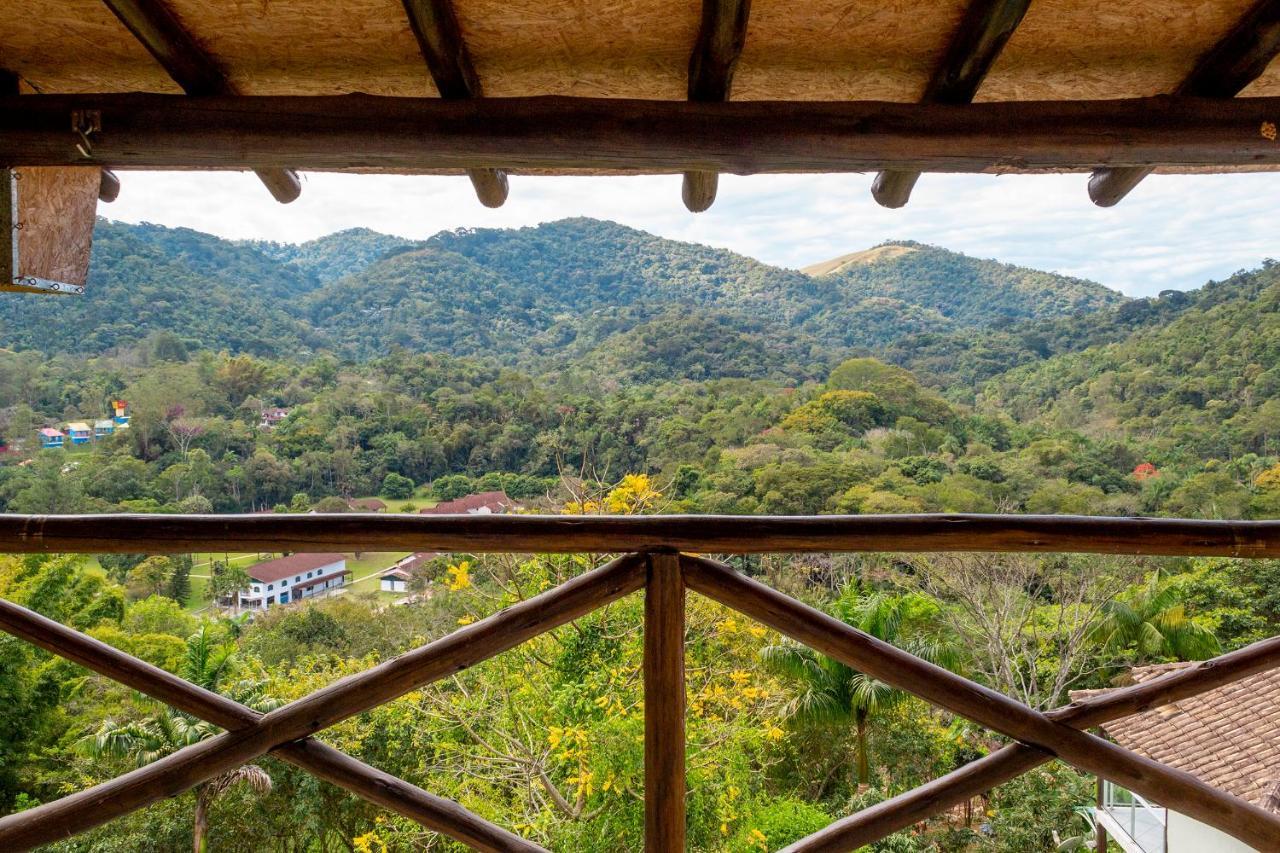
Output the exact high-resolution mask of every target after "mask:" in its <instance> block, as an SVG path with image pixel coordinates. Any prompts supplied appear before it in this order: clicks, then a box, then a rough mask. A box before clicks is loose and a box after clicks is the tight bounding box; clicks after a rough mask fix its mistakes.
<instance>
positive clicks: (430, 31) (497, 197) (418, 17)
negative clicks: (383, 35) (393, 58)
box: [403, 0, 508, 207]
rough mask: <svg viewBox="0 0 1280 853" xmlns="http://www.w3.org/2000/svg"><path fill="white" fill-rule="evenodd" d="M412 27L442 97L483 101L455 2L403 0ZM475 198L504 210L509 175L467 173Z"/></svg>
mask: <svg viewBox="0 0 1280 853" xmlns="http://www.w3.org/2000/svg"><path fill="white" fill-rule="evenodd" d="M403 2H404V10H405V13H406V14H407V15H408V16H409V26H410V28H412V30H413V35H414V38H416V39H417V40H418V48H419V49H420V50H421V51H422V58H423V59H424V60H426V63H427V68H428V69H430V71H431V79H432V80H433V81H434V82H435V84H436V90H437V91H438V92H439V93H440V97H442V98H449V99H454V100H460V99H464V98H480V97H483V96H484V91H483V89H482V88H481V86H480V75H478V74H477V73H476V69H475V65H473V64H472V62H471V55H470V53H469V52H468V51H467V45H466V42H465V41H463V38H462V29H461V27H459V26H458V16H457V14H456V13H455V12H454V9H453V2H452V0H403ZM467 177H468V178H470V179H471V185H472V186H473V187H474V188H475V191H476V197H477V198H479V199H480V203H481V204H483V205H484V206H485V207H501V206H502V205H503V203H504V202H506V200H507V191H508V186H507V176H506V173H505V172H502V171H501V170H498V169H471V170H469V171H468V172H467Z"/></svg>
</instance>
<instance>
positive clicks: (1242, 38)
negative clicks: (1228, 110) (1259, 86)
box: [1089, 0, 1280, 207]
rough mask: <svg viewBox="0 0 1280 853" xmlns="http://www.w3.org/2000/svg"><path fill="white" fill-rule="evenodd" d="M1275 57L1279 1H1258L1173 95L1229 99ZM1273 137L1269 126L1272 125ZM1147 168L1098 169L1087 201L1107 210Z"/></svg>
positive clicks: (1279, 48)
mask: <svg viewBox="0 0 1280 853" xmlns="http://www.w3.org/2000/svg"><path fill="white" fill-rule="evenodd" d="M1277 53H1280V0H1258V2H1257V3H1255V4H1254V5H1253V6H1252V7H1251V8H1250V9H1249V11H1248V12H1247V13H1246V14H1245V16H1244V17H1243V18H1241V19H1240V21H1239V22H1238V23H1237V24H1236V25H1235V26H1234V27H1232V29H1231V31H1230V32H1229V33H1227V34H1226V35H1225V36H1223V37H1222V39H1221V40H1219V41H1218V43H1217V44H1215V45H1214V46H1213V47H1212V48H1210V49H1209V51H1208V52H1207V53H1206V54H1204V56H1202V57H1200V59H1199V61H1197V62H1196V65H1195V67H1194V68H1193V69H1192V70H1191V73H1190V74H1188V75H1187V77H1186V79H1184V80H1183V81H1182V83H1181V84H1180V85H1179V86H1178V88H1177V89H1175V90H1174V92H1173V94H1174V95H1180V96H1186V97H1196V98H1234V97H1235V96H1236V95H1238V94H1239V93H1240V92H1241V90H1243V89H1244V88H1245V87H1246V86H1248V85H1249V84H1250V83H1252V82H1253V81H1254V80H1256V79H1258V77H1260V76H1262V73H1263V72H1264V71H1266V70H1267V66H1268V65H1269V64H1270V63H1271V60H1273V59H1274V58H1275V57H1276V54H1277ZM1271 126H1272V128H1273V131H1272V132H1273V133H1274V127H1275V122H1274V121H1273V122H1272V125H1271ZM1152 171H1153V169H1152V168H1151V167H1149V166H1136V167H1135V166H1130V167H1122V168H1108V169H1099V170H1098V171H1095V172H1094V173H1093V175H1092V176H1090V178H1089V198H1091V199H1092V200H1093V203H1094V204H1096V205H1099V206H1100V207H1111V206H1112V205H1114V204H1116V203H1117V202H1119V201H1120V199H1122V198H1124V197H1125V196H1126V195H1128V194H1129V192H1130V191H1131V190H1132V189H1133V188H1134V187H1136V186H1137V185H1138V184H1139V183H1140V182H1141V181H1142V179H1143V178H1145V177H1146V176H1147V175H1149V174H1151V172H1152Z"/></svg>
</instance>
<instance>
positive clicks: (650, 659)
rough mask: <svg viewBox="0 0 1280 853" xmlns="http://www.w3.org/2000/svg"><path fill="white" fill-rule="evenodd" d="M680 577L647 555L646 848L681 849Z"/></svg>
mask: <svg viewBox="0 0 1280 853" xmlns="http://www.w3.org/2000/svg"><path fill="white" fill-rule="evenodd" d="M684 715H685V696H684V580H683V578H682V577H681V572H680V556H679V555H678V554H670V553H667V554H652V555H650V556H649V565H648V576H647V580H646V585H645V593H644V849H645V850H646V851H647V853H669V851H673V850H684V849H685V727H684V726H685V719H684Z"/></svg>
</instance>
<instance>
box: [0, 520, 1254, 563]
mask: <svg viewBox="0 0 1280 853" xmlns="http://www.w3.org/2000/svg"><path fill="white" fill-rule="evenodd" d="M228 549H230V550H243V551H269V552H279V551H332V550H339V549H346V550H351V549H357V550H365V551H394V550H406V551H407V550H413V551H444V552H451V551H454V552H467V553H483V552H496V553H599V554H603V553H622V552H626V551H677V550H678V551H691V552H703V553H717V554H762V553H800V552H818V553H824V552H838V551H896V552H908V551H923V552H928V551H1014V552H1033V551H1035V552H1076V553H1091V554H1150V555H1162V556H1219V557H1255V558H1260V557H1280V521H1200V520H1193V519H1176V518H1114V517H1109V516H1108V517H1091V516H1070V515H852V516H847V515H846V516H841V515H817V516H713V515H661V516H600V515H587V516H566V515H433V516H429V515H394V514H391V515H389V514H384V513H340V514H335V515H318V514H306V515H284V514H281V515H78V516H77V515H8V514H0V553H82V554H92V553H147V554H160V553H195V552H200V551H222V550H228Z"/></svg>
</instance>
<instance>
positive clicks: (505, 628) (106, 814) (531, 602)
mask: <svg viewBox="0 0 1280 853" xmlns="http://www.w3.org/2000/svg"><path fill="white" fill-rule="evenodd" d="M645 567H646V561H645V559H644V558H643V557H639V556H636V555H629V556H624V557H619V558H618V559H616V560H613V561H612V562H610V563H608V564H607V565H605V566H601V567H600V568H598V569H594V570H593V571H590V572H588V573H586V574H583V575H579V576H578V577H576V578H574V579H572V580H570V581H567V582H565V583H564V584H561V585H560V586H558V587H556V588H554V589H550V590H547V591H546V592H544V593H542V594H540V595H537V596H534V597H533V598H530V599H526V600H525V601H521V602H519V603H518V604H514V605H512V606H511V607H509V608H507V609H506V610H503V611H501V612H499V613H495V614H493V615H492V616H489V617H486V618H485V619H481V620H480V621H478V622H475V623H474V624H471V625H468V626H466V627H464V628H461V629H459V630H457V631H454V632H453V633H451V634H449V635H447V636H445V637H442V638H440V639H438V640H435V641H433V642H430V643H427V644H426V645H424V646H420V647H418V648H417V649H414V650H413V651H410V652H407V653H405V654H403V655H400V656H399V657H396V658H393V659H391V660H389V661H386V662H384V663H381V664H378V665H377V666H374V667H371V668H370V669H367V670H365V671H364V672H360V673H356V674H354V675H350V676H347V677H346V678H343V679H341V680H339V681H337V682H335V683H333V684H330V685H329V686H327V687H324V688H322V689H320V690H317V691H316V692H314V693H311V694H309V695H308V696H306V697H304V698H302V699H299V700H297V701H295V702H291V703H290V704H288V705H286V706H284V707H283V708H280V709H278V710H275V711H272V712H271V713H269V714H265V715H263V716H262V717H261V719H259V720H258V721H257V722H256V723H254V724H253V725H251V726H247V727H244V728H241V729H238V730H236V731H230V732H227V733H225V734H222V735H218V736H217V737H214V738H211V739H209V740H206V741H203V742H201V743H198V744H195V745H193V746H189V747H186V748H184V749H181V750H179V751H178V752H175V753H173V754H172V755H168V756H166V757H164V758H161V759H160V760H158V761H155V762H153V763H151V764H148V765H147V766H145V767H141V768H139V769H137V770H134V771H131V772H129V773H126V774H125V775H123V776H120V777H119V778H116V779H113V780H111V781H109V782H103V783H102V784H99V785H95V786H94V787H92V788H89V789H87V790H84V791H79V792H77V793H75V794H70V795H68V796H66V797H63V798H62V799H59V800H55V801H53V802H51V803H45V804H43V805H40V806H37V807H35V808H33V809H29V810H28V811H25V812H21V813H19V814H16V815H9V816H8V817H4V818H0V850H12V849H26V848H30V847H35V846H38V845H40V844H46V843H48V842H50V841H53V840H57V839H59V838H66V837H68V836H70V835H74V834H76V833H78V832H83V831H85V830H86V829H90V828H92V827H95V826H98V825H100V824H103V823H105V822H107V821H109V820H112V819H113V818H116V817H119V816H121V815H124V814H128V813H129V812H131V811H134V810H136V809H139V808H142V807H143V806H146V805H149V804H151V803H153V802H155V801H157V800H160V799H164V798H167V797H175V796H177V795H179V794H182V793H184V792H186V791H188V790H190V789H191V788H193V787H195V786H196V785H199V784H200V783H201V782H204V781H207V780H209V779H212V778H213V777H215V776H218V775H220V774H222V773H225V772H227V771H228V770H232V769H234V768H236V767H239V766H240V765H242V764H245V763H246V762H249V761H252V760H253V759H255V758H257V757H258V756H260V755H264V754H266V753H267V752H270V751H271V750H273V749H275V748H276V747H279V746H281V745H283V744H286V743H289V742H290V741H295V740H301V739H303V738H306V737H308V736H310V735H313V734H315V733H316V732H318V731H320V730H322V729H326V728H328V727H329V726H332V725H334V724H335V723H339V722H341V721H343V720H345V719H347V718H348V717H352V716H354V715H356V714H359V713H361V712H363V711H367V710H369V709H371V708H375V707H377V706H378V705H382V704H384V703H386V702H389V701H391V700H392V699H395V698H397V697H399V696H403V695H404V694H405V693H408V692H409V691H411V690H415V689H417V688H419V687H422V686H423V685H425V684H429V683H431V682H432V681H437V680H439V679H441V678H445V677H447V676H449V675H452V674H453V673H456V672H460V671H462V670H464V669H467V668H468V667H471V666H474V665H475V664H477V663H480V662H482V661H485V660H487V659H489V658H491V657H493V656H494V655H497V654H501V653H502V652H504V651H507V650H509V649H512V648H514V647H516V646H518V645H520V644H521V643H523V642H524V641H526V640H528V639H531V638H532V637H535V636H537V635H538V634H541V633H543V632H545V631H549V630H551V629H552V628H555V627H557V626H559V625H563V624H565V623H566V622H569V621H572V620H573V619H576V618H578V617H579V616H582V615H585V614H587V613H590V612H591V611H593V610H595V609H597V608H599V607H603V606H604V605H605V604H608V603H609V602H611V601H614V600H616V599H618V598H621V597H622V596H624V595H627V594H629V593H632V592H635V591H637V590H639V589H640V588H642V587H643V586H644V583H645Z"/></svg>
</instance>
